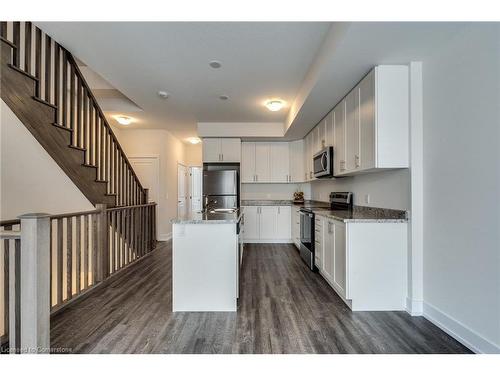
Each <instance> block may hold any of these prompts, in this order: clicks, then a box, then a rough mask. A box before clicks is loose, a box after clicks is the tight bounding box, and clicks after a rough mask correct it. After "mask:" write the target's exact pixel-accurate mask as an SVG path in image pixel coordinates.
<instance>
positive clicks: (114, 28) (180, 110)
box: [37, 22, 330, 138]
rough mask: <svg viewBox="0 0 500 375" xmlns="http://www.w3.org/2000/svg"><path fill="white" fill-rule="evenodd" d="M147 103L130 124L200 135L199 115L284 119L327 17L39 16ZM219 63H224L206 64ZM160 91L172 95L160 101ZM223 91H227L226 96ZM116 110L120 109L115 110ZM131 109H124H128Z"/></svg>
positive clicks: (87, 60)
mask: <svg viewBox="0 0 500 375" xmlns="http://www.w3.org/2000/svg"><path fill="white" fill-rule="evenodd" d="M37 25H38V26H40V27H41V28H42V29H43V30H44V31H45V32H47V33H48V34H49V35H51V36H53V37H54V38H55V39H56V40H57V41H58V42H60V43H61V44H62V45H63V46H65V47H66V48H67V49H68V50H70V51H71V52H73V54H74V55H75V56H76V57H78V58H79V59H81V60H82V61H84V62H85V63H86V64H87V65H88V66H89V67H90V68H91V69H92V70H94V71H95V72H98V73H99V75H101V76H102V77H103V78H104V79H105V80H106V81H108V82H109V83H110V84H111V85H112V87H115V88H116V89H118V90H119V91H121V92H122V93H123V94H124V95H126V97H128V98H130V100H132V101H133V102H134V103H136V104H137V106H139V107H140V108H142V109H143V112H141V113H130V115H131V116H132V117H134V118H136V119H137V120H138V121H137V123H135V124H134V125H132V126H133V127H141V128H144V127H145V128H165V129H168V130H170V131H172V132H173V133H174V134H175V135H176V136H178V137H179V138H186V137H190V136H193V135H196V124H197V122H285V120H286V115H287V113H288V110H287V108H285V109H284V110H282V111H280V112H270V111H268V110H267V109H266V108H265V107H264V106H263V102H264V101H265V100H266V99H269V98H273V97H279V98H282V99H283V100H285V101H286V102H287V107H288V105H289V104H290V103H292V102H293V101H294V99H295V96H296V94H297V92H298V91H299V89H300V87H301V84H302V82H303V80H304V77H305V75H306V73H307V71H308V69H309V66H310V65H311V62H312V61H313V59H314V57H315V56H316V53H317V51H318V49H319V47H320V46H321V44H322V42H323V40H324V37H325V35H326V33H327V32H328V29H329V26H330V24H329V23H310V22H303V23H292V22H286V23H279V22H273V23H221V22H218V23H215V22H214V23H206V22H205V23H196V22H184V23H178V22H177V23H176V22H156V23H145V22H92V23H88V22H87V23H86V22H40V23H37ZM211 60H219V61H221V62H222V67H221V68H220V69H213V68H211V67H209V65H208V63H209V62H210V61H211ZM159 90H165V91H168V92H169V93H170V94H171V96H170V97H169V98H168V99H167V100H163V99H161V98H159V97H158V96H157V92H158V91H159ZM219 95H228V96H229V97H230V99H229V100H227V101H221V100H220V99H219ZM112 112H116V111H112ZM125 114H127V113H125Z"/></svg>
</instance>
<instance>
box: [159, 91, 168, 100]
mask: <svg viewBox="0 0 500 375" xmlns="http://www.w3.org/2000/svg"><path fill="white" fill-rule="evenodd" d="M158 96H159V97H160V98H162V99H167V98H168V97H169V96H170V94H169V93H168V92H166V91H158Z"/></svg>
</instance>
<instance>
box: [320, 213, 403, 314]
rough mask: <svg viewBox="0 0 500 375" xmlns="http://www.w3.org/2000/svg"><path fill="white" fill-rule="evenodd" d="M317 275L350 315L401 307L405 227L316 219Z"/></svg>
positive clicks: (391, 224)
mask: <svg viewBox="0 0 500 375" xmlns="http://www.w3.org/2000/svg"><path fill="white" fill-rule="evenodd" d="M321 222H322V225H323V227H322V228H323V237H322V238H323V241H322V242H321V241H319V242H321V244H318V242H317V243H316V245H317V246H320V245H321V254H322V257H321V259H320V260H318V259H316V262H317V263H318V264H320V265H321V266H320V267H318V268H319V270H320V273H321V275H322V276H323V277H324V279H325V280H326V281H327V282H328V283H329V284H330V286H331V287H332V288H333V289H334V290H335V292H337V294H338V295H339V296H340V297H341V298H342V299H343V300H344V301H345V302H346V304H347V305H348V306H349V307H350V308H351V309H352V310H353V311H370V310H372V311H377V310H404V309H405V307H406V289H405V285H406V256H407V224H406V223H404V222H402V223H344V222H342V221H338V220H334V219H330V218H322V220H321Z"/></svg>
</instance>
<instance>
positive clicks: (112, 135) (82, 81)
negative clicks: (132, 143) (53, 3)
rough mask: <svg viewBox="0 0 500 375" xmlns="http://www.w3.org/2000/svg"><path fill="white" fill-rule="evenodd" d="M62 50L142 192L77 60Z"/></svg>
mask: <svg viewBox="0 0 500 375" xmlns="http://www.w3.org/2000/svg"><path fill="white" fill-rule="evenodd" d="M61 48H62V49H63V50H64V51H65V52H66V53H67V54H68V61H69V62H70V64H71V65H73V67H74V69H75V73H76V74H77V75H78V78H79V79H80V80H81V84H82V85H83V86H84V87H85V90H86V91H87V95H88V96H89V97H90V98H91V99H92V101H93V102H94V104H95V105H96V109H97V110H98V111H99V115H101V118H102V119H103V120H104V123H105V125H106V128H107V129H108V131H109V133H110V134H111V137H112V138H113V141H114V142H115V143H116V146H117V148H118V149H119V150H120V152H121V153H122V157H123V158H124V160H125V162H126V163H127V165H128V167H129V168H130V170H131V171H132V174H133V176H134V177H135V178H136V180H137V184H138V185H139V187H140V188H141V190H144V188H143V186H142V184H141V182H140V181H139V178H138V177H137V175H136V174H135V171H134V169H133V168H132V165H131V164H130V161H129V160H128V158H127V155H126V154H125V152H124V151H123V149H122V146H121V145H120V143H119V142H118V138H116V136H115V133H114V132H113V129H112V128H111V126H110V125H109V123H108V120H107V119H106V116H104V113H103V112H102V110H101V107H99V104H98V102H97V99H96V98H95V96H94V94H93V93H92V90H91V89H90V87H89V86H88V84H87V81H86V80H85V78H84V77H83V74H82V72H81V71H80V68H79V67H78V64H77V63H76V61H75V58H74V57H73V55H72V54H71V52H69V51H68V50H67V49H66V48H64V47H63V46H61Z"/></svg>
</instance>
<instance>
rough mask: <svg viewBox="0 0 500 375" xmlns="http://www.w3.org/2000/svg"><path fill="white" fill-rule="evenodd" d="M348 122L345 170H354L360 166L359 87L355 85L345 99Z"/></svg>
mask: <svg viewBox="0 0 500 375" xmlns="http://www.w3.org/2000/svg"><path fill="white" fill-rule="evenodd" d="M345 108H346V122H345V134H346V135H345V144H346V162H345V171H346V172H352V171H354V170H356V169H357V168H359V166H360V165H359V88H358V87H355V88H354V89H353V90H352V91H351V92H350V93H349V94H347V96H346V99H345Z"/></svg>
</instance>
